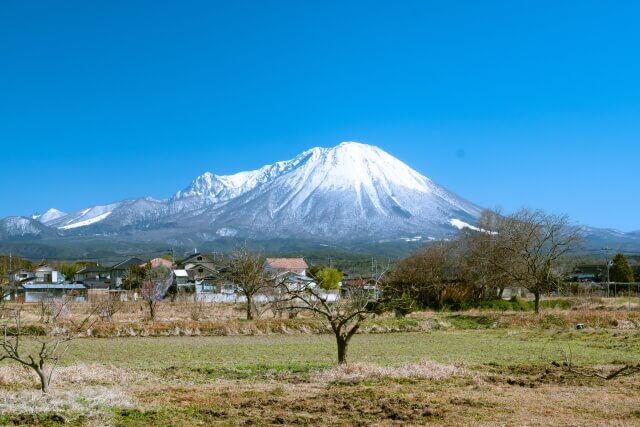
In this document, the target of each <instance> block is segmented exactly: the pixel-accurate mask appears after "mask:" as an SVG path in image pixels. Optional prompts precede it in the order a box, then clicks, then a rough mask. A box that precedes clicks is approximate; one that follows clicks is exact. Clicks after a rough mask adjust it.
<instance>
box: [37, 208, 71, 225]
mask: <svg viewBox="0 0 640 427" xmlns="http://www.w3.org/2000/svg"><path fill="white" fill-rule="evenodd" d="M66 215H67V214H66V213H65V212H62V211H59V210H58V209H56V208H51V209H49V210H47V211H46V212H45V213H43V214H33V215H32V216H31V218H32V219H35V220H38V221H39V222H41V223H42V224H44V225H49V224H50V223H51V222H53V221H55V220H56V219H58V218H62V217H63V216H66Z"/></svg>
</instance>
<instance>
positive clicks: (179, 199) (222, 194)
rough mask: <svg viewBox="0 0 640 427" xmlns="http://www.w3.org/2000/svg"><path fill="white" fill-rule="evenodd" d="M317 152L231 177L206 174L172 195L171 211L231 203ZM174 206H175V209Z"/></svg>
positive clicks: (313, 151)
mask: <svg viewBox="0 0 640 427" xmlns="http://www.w3.org/2000/svg"><path fill="white" fill-rule="evenodd" d="M317 150H318V149H317V148H314V149H311V150H307V151H305V152H303V153H301V154H300V155H298V156H296V157H295V158H294V159H291V160H287V161H281V162H276V163H274V164H272V165H265V166H263V167H261V168H260V169H256V170H252V171H245V172H239V173H236V174H233V175H215V174H213V173H211V172H205V173H204V174H202V175H200V176H198V177H197V178H196V179H195V180H193V182H192V183H191V185H189V186H188V187H186V188H184V189H183V190H180V191H178V192H177V193H175V194H174V195H173V197H172V198H171V200H170V203H171V204H172V205H173V206H174V208H173V209H172V210H173V211H174V212H175V211H180V210H184V209H197V208H199V207H203V206H207V205H213V204H216V203H219V202H225V201H228V200H231V199H233V198H235V197H238V196H240V195H241V194H244V193H246V192H247V191H250V190H252V189H254V188H255V187H257V186H259V185H261V184H264V183H266V182H269V181H271V180H273V179H275V178H277V177H278V176H280V175H282V174H284V173H287V172H289V171H291V170H292V169H294V168H295V167H296V166H298V165H299V164H300V163H301V162H303V161H304V160H305V159H306V158H308V157H309V156H312V155H313V153H315V152H316V151H317ZM175 206H178V209H176V208H175Z"/></svg>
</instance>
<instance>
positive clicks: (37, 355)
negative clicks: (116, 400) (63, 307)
mask: <svg viewBox="0 0 640 427" xmlns="http://www.w3.org/2000/svg"><path fill="white" fill-rule="evenodd" d="M93 314H94V313H91V314H89V315H88V316H86V317H85V318H84V319H83V320H82V321H81V322H79V323H73V322H72V321H69V322H68V323H67V325H65V327H63V328H56V329H55V331H54V330H49V331H46V330H45V331H44V332H45V335H42V332H43V331H41V330H34V329H33V328H27V327H24V326H23V324H22V322H21V319H20V312H19V311H18V312H17V313H16V315H15V316H14V318H13V319H10V320H7V321H5V322H4V325H3V329H4V331H3V332H4V333H3V335H2V338H1V339H0V361H2V360H5V359H6V360H13V361H15V362H18V363H20V364H21V365H22V366H24V367H27V368H30V369H32V370H33V371H35V373H36V374H37V375H38V378H39V379H40V389H41V391H42V392H43V393H47V392H48V391H49V385H50V383H51V378H52V377H53V374H54V372H55V371H56V368H57V367H58V365H59V363H60V360H61V359H62V357H63V356H64V355H65V354H66V352H67V350H68V349H69V342H70V341H71V340H73V339H74V338H76V337H77V336H78V335H79V334H81V333H82V332H85V331H86V330H87V329H89V328H90V327H91V321H92V317H93ZM54 332H55V333H54Z"/></svg>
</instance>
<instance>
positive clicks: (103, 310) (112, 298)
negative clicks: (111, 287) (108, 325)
mask: <svg viewBox="0 0 640 427" xmlns="http://www.w3.org/2000/svg"><path fill="white" fill-rule="evenodd" d="M93 306H94V308H93V309H94V310H95V309H96V308H97V309H98V311H97V313H98V316H99V317H100V319H101V320H102V321H104V322H112V321H113V316H114V315H115V314H116V313H117V312H119V311H120V310H122V307H123V306H124V302H123V301H122V298H121V296H120V294H119V293H115V292H113V293H112V292H110V293H109V294H107V296H106V297H105V298H102V299H101V300H100V301H99V302H98V303H97V304H93Z"/></svg>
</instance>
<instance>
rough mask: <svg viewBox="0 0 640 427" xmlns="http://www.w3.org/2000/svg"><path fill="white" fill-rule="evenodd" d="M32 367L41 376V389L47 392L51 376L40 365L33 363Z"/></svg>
mask: <svg viewBox="0 0 640 427" xmlns="http://www.w3.org/2000/svg"><path fill="white" fill-rule="evenodd" d="M31 367H32V368H33V370H34V371H36V373H37V374H38V378H40V390H42V392H43V393H47V392H48V391H49V378H48V377H47V375H46V374H45V372H44V370H43V369H42V367H40V366H38V365H32V366H31Z"/></svg>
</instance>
